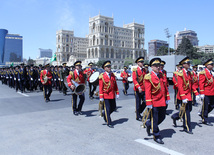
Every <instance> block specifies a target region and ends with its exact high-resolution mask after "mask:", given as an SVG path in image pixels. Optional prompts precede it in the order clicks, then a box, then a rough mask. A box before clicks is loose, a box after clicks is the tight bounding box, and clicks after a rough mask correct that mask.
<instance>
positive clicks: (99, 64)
mask: <svg viewBox="0 0 214 155" xmlns="http://www.w3.org/2000/svg"><path fill="white" fill-rule="evenodd" d="M104 62H105V60H99V61H98V62H97V63H96V64H95V65H96V66H97V67H102V65H103V63H104Z"/></svg>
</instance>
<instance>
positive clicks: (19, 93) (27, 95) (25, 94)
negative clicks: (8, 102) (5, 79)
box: [17, 92, 29, 97]
mask: <svg viewBox="0 0 214 155" xmlns="http://www.w3.org/2000/svg"><path fill="white" fill-rule="evenodd" d="M17 93H18V94H21V95H23V96H26V97H29V95H27V94H24V93H20V92H17Z"/></svg>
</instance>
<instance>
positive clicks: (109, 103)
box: [103, 99, 116, 125]
mask: <svg viewBox="0 0 214 155" xmlns="http://www.w3.org/2000/svg"><path fill="white" fill-rule="evenodd" d="M115 109H116V101H115V99H104V113H103V117H104V119H105V120H106V122H107V124H108V125H111V123H112V122H111V117H110V115H111V113H112V112H113V111H115Z"/></svg>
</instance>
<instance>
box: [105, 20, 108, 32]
mask: <svg viewBox="0 0 214 155" xmlns="http://www.w3.org/2000/svg"><path fill="white" fill-rule="evenodd" d="M105 32H108V23H107V22H105Z"/></svg>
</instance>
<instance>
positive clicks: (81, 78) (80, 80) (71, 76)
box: [67, 69, 85, 87]
mask: <svg viewBox="0 0 214 155" xmlns="http://www.w3.org/2000/svg"><path fill="white" fill-rule="evenodd" d="M72 80H73V81H75V82H76V83H78V84H85V79H84V76H83V72H82V71H79V75H78V73H77V70H76V69H75V70H74V71H70V72H69V75H68V77H67V82H68V86H69V87H70V86H71V85H72V84H73V82H72Z"/></svg>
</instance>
